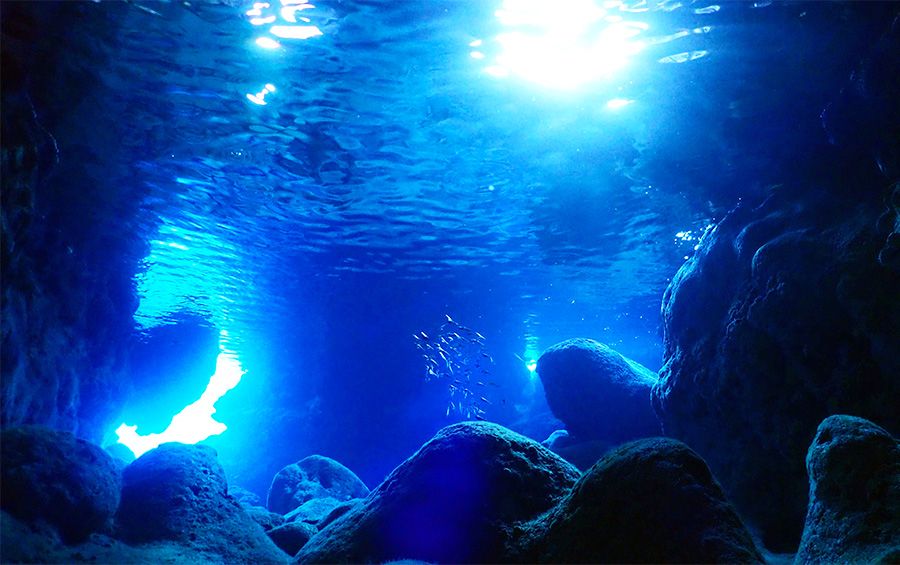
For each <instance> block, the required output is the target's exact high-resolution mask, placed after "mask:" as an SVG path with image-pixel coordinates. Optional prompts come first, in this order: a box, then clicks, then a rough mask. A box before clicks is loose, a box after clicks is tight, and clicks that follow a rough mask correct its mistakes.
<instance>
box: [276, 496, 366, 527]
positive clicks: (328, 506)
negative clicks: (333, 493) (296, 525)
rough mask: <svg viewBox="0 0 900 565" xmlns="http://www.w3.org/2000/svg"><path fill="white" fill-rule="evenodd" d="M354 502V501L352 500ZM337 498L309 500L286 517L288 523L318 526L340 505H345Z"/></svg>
mask: <svg viewBox="0 0 900 565" xmlns="http://www.w3.org/2000/svg"><path fill="white" fill-rule="evenodd" d="M351 500H352V499H351ZM343 502H344V501H340V500H338V499H336V498H331V497H328V498H313V499H311V500H307V501H306V502H304V503H303V504H301V505H300V506H298V507H297V508H294V509H293V510H291V511H290V512H288V513H287V514H285V515H284V519H285V521H286V522H306V523H308V524H317V523H318V522H319V521H321V520H322V519H323V518H324V517H325V516H328V514H329V513H330V512H331V511H332V510H334V509H335V507H337V506H338V505H339V504H343Z"/></svg>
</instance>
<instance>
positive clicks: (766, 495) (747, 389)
mask: <svg viewBox="0 0 900 565" xmlns="http://www.w3.org/2000/svg"><path fill="white" fill-rule="evenodd" d="M898 39H900V24H898V22H895V24H894V32H893V37H892V38H886V40H885V41H883V42H882V43H881V44H880V46H879V47H878V48H877V49H876V52H875V57H876V59H875V60H874V61H875V62H877V64H870V63H872V62H869V63H866V64H863V65H862V66H861V68H860V71H859V72H858V73H855V74H854V76H853V80H852V81H851V84H850V85H848V88H847V89H846V90H845V92H844V95H843V96H842V98H841V100H838V101H836V103H835V104H833V105H832V106H831V107H830V108H829V111H828V112H826V116H825V117H826V120H825V124H826V128H827V131H828V135H829V139H830V141H831V142H832V143H834V144H835V145H834V146H833V147H826V148H822V147H818V148H816V150H815V151H812V149H810V152H809V155H810V157H809V159H808V162H809V163H811V166H809V167H806V168H804V169H802V170H798V171H797V172H796V173H797V176H796V178H797V179H802V180H792V179H789V180H791V182H788V183H786V184H785V185H784V186H781V187H777V188H775V189H773V190H772V192H771V194H770V195H769V197H768V198H767V199H766V200H765V201H764V202H762V203H761V204H759V205H754V204H749V203H748V204H746V205H742V206H739V207H738V208H737V209H736V210H734V211H733V212H731V213H730V214H728V215H727V216H726V217H724V218H723V219H722V220H721V221H720V222H719V223H718V224H717V225H716V226H715V227H714V228H713V229H712V230H711V231H710V232H708V233H707V234H706V235H705V236H704V237H703V239H702V240H701V242H700V244H699V249H698V251H697V253H696V254H695V255H694V256H693V257H691V259H690V260H688V261H687V262H686V263H685V265H684V266H683V267H682V268H681V269H680V270H679V272H678V273H677V274H676V276H675V277H674V278H673V280H672V282H671V284H670V286H669V288H668V289H667V290H666V292H665V295H664V297H663V310H662V311H663V328H664V348H665V352H664V364H663V367H662V369H661V370H660V375H659V376H660V380H659V383H658V385H657V386H656V387H655V388H654V391H653V398H654V406H655V408H656V410H657V413H658V415H659V417H660V419H661V420H662V421H663V426H664V430H665V433H666V435H669V436H672V437H676V438H679V439H681V440H683V441H685V442H686V443H688V444H689V445H690V446H691V447H692V448H694V449H696V450H697V451H698V452H699V453H700V454H701V455H702V456H703V457H704V458H705V459H706V460H707V461H708V462H709V464H710V467H711V468H712V469H713V471H714V472H715V473H716V476H717V477H718V478H719V480H720V481H721V482H722V484H723V486H724V487H725V489H726V492H727V493H728V494H729V498H730V499H731V500H732V501H733V502H734V503H735V505H736V506H737V508H738V509H739V510H740V511H741V513H742V515H743V516H744V517H745V518H746V519H747V520H748V522H749V523H750V524H751V525H752V526H755V527H756V528H757V529H758V530H759V532H760V534H761V536H762V539H763V541H764V543H765V545H766V546H768V547H769V549H772V550H776V551H794V549H795V548H796V547H797V543H798V542H799V539H800V534H801V531H802V528H803V520H804V515H805V513H806V507H807V483H806V473H805V469H804V465H803V461H804V455H805V453H806V450H807V447H808V446H809V443H810V441H811V439H812V438H813V435H814V434H815V431H816V427H817V426H818V424H819V423H820V422H821V421H822V420H823V419H824V418H826V417H827V416H829V415H831V414H835V413H849V414H857V415H859V416H861V417H864V418H867V419H870V420H873V421H875V422H878V423H879V424H881V425H882V426H884V427H885V428H886V429H887V430H889V431H890V432H892V433H894V434H897V433H898V432H900V410H897V408H896V407H897V406H900V379H898V378H897V375H900V355H897V350H898V338H897V328H898V327H900V293H898V292H897V289H898V288H900V253H898V252H897V250H898V249H900V215H898V211H900V184H897V181H898V180H900V177H898V175H900V166H898V165H900V152H898V151H896V148H897V141H896V140H897V139H900V137H898V135H897V132H898V131H900V114H898V112H897V110H896V104H893V105H891V102H893V101H894V100H896V99H897V98H898V96H900V83H898V81H897V80H896V77H897V76H900V74H898V71H900V41H898ZM887 107H889V108H891V110H890V111H879V110H878V108H887ZM870 126H871V127H870ZM823 137H824V136H823ZM824 142H825V140H824V139H823V140H822V143H823V145H824ZM890 147H893V148H894V149H893V150H887V149H889V148H890ZM798 157H799V156H798ZM876 158H877V161H878V163H879V168H876V167H875V166H874V161H875V159H876ZM785 174H786V175H787V173H785ZM892 184H893V189H891V188H890V187H891V185H892ZM885 202H887V206H886V205H885Z"/></svg>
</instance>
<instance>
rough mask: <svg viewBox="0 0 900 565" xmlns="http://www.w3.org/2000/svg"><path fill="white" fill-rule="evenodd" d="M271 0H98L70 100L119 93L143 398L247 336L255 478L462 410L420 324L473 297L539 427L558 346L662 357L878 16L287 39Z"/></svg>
mask: <svg viewBox="0 0 900 565" xmlns="http://www.w3.org/2000/svg"><path fill="white" fill-rule="evenodd" d="M275 4H276V5H275V6H274V7H273V6H262V5H260V6H254V3H252V2H223V3H205V2H200V3H171V4H159V3H151V2H139V1H135V2H131V3H129V4H127V5H121V6H120V7H119V8H118V9H117V10H116V11H115V14H114V15H108V13H107V12H103V11H102V10H99V9H97V10H96V14H95V15H94V20H93V24H94V25H104V21H103V18H104V17H107V18H109V20H108V21H107V22H105V24H106V25H109V26H115V28H116V29H117V32H116V40H115V44H116V51H115V52H114V53H109V54H108V59H107V60H105V61H99V62H98V63H97V64H98V66H99V67H100V68H102V69H103V70H102V71H101V76H102V82H101V83H100V84H96V85H90V87H91V88H92V89H93V90H94V91H95V92H96V94H95V96H94V97H93V98H92V100H91V104H93V107H92V108H90V109H88V110H83V109H81V110H79V109H75V110H76V111H88V112H99V113H107V112H111V113H114V114H116V115H118V116H121V118H120V120H121V123H122V128H123V129H124V130H125V131H126V132H127V135H125V136H124V138H122V139H103V133H102V132H98V133H97V135H98V136H99V137H100V143H101V144H105V145H106V146H107V147H108V150H107V151H105V152H104V153H103V158H102V159H101V161H100V162H99V163H96V169H97V172H96V174H97V175H103V174H115V175H117V181H116V182H118V183H119V185H120V186H121V190H122V194H123V196H122V198H123V199H125V200H127V201H129V202H132V203H133V202H135V201H137V202H139V203H140V204H139V205H140V210H141V213H140V215H139V217H138V218H137V219H136V220H135V225H134V226H132V228H133V231H134V233H137V234H139V235H140V237H141V239H142V240H143V241H144V242H145V244H146V257H145V259H144V261H143V263H142V268H141V270H140V272H138V273H137V274H136V278H135V280H136V286H137V290H138V293H139V298H140V304H139V307H138V310H137V312H136V313H135V322H136V331H137V332H139V333H140V335H141V336H142V341H143V344H144V345H143V346H142V347H141V348H139V349H138V351H137V353H136V357H135V359H136V361H137V362H136V368H135V374H136V375H137V380H138V383H139V394H137V395H136V397H135V399H134V400H133V401H132V402H131V403H130V404H129V406H128V407H126V409H125V410H124V412H123V414H122V421H123V422H127V423H129V424H132V425H137V426H138V430H139V432H141V433H150V432H160V431H162V429H163V428H165V426H166V425H167V424H168V423H169V420H170V419H171V417H172V416H173V415H174V414H175V413H176V412H177V411H178V410H180V409H181V408H183V407H184V406H186V405H188V404H190V403H191V402H193V401H195V400H196V399H198V398H199V397H200V395H201V393H202V392H203V390H204V388H205V387H206V385H207V381H208V380H209V377H210V375H211V374H212V373H213V371H214V370H215V359H216V356H217V354H219V353H221V352H225V353H227V354H228V355H230V356H232V357H233V358H235V359H237V360H239V362H240V365H241V366H242V368H243V370H244V371H246V373H245V374H244V375H243V377H242V378H241V381H240V383H239V384H237V386H235V387H234V388H233V390H231V391H230V392H228V393H227V394H225V395H224V396H223V397H222V399H221V400H220V401H218V403H216V405H215V408H216V414H215V418H216V419H217V420H219V421H220V422H222V423H224V424H226V425H227V427H228V430H227V431H225V432H224V433H222V434H221V435H219V436H216V437H213V438H211V439H210V440H208V441H209V442H210V443H211V444H212V445H214V446H215V447H217V449H218V450H219V452H220V457H221V458H222V460H223V463H224V464H225V466H226V469H228V471H229V474H230V476H231V477H232V479H233V480H236V481H237V482H238V483H242V484H244V485H245V486H248V487H250V488H253V489H256V490H258V491H264V489H265V486H266V484H267V481H268V480H270V478H271V476H272V475H273V474H274V472H275V471H277V470H278V468H280V467H281V466H283V465H285V464H288V463H290V462H293V461H295V460H297V459H299V458H301V457H303V456H306V455H309V454H312V453H320V454H323V455H327V456H331V457H334V458H336V459H338V460H339V461H341V462H342V463H344V464H345V465H347V466H348V467H350V468H351V469H353V470H354V471H356V472H357V473H358V474H359V475H360V476H361V477H362V478H363V479H364V480H365V481H366V482H367V484H369V485H370V486H374V485H375V484H377V483H378V482H379V481H380V479H381V478H382V477H383V476H384V474H386V473H387V472H389V471H390V470H391V469H392V468H393V467H394V466H395V465H397V464H398V463H399V462H400V461H402V460H403V459H404V458H405V457H407V456H408V455H409V454H411V453H412V452H413V450H414V449H415V448H416V447H417V446H419V445H421V443H422V442H423V441H425V440H426V439H427V438H429V437H430V436H431V435H432V434H433V433H434V431H435V430H437V429H439V428H440V427H442V426H444V425H446V424H448V423H451V422H453V421H458V420H459V419H461V418H465V417H466V414H464V413H459V411H455V412H454V411H450V412H449V414H448V411H447V410H446V409H447V406H448V385H447V381H448V380H449V379H446V378H444V379H440V378H438V379H426V377H427V376H428V375H427V366H428V364H427V362H423V358H422V356H421V351H419V350H417V348H416V340H415V339H414V337H413V336H414V335H415V334H419V333H420V332H423V331H424V332H426V333H427V334H437V333H439V332H440V331H441V325H442V324H444V323H445V321H446V316H448V315H449V316H451V317H452V318H453V319H454V320H456V321H458V322H459V323H460V324H464V325H465V326H467V327H469V328H471V329H472V331H477V332H478V333H479V334H481V335H482V336H483V338H484V339H483V347H484V351H485V352H487V354H488V355H489V356H490V363H489V367H488V370H489V371H490V380H491V381H492V382H493V384H492V385H491V386H490V387H489V388H487V389H486V390H487V392H486V394H485V396H486V398H487V400H488V401H489V403H488V404H487V405H486V409H485V413H484V417H485V418H486V419H488V420H491V421H496V422H499V423H502V424H505V425H509V426H512V427H514V428H517V429H519V430H521V431H525V432H528V433H532V434H534V435H540V434H545V433H548V432H549V431H552V429H553V421H552V419H551V418H550V417H549V416H548V415H547V414H546V408H545V405H544V401H543V398H542V395H541V392H540V387H539V381H538V380H537V379H536V377H535V375H534V373H533V371H532V370H531V369H532V368H533V361H534V360H535V359H536V358H537V357H538V356H539V355H540V352H541V351H542V350H543V349H544V348H546V347H548V346H550V345H552V344H554V343H556V342H558V341H560V340H563V339H567V338H571V337H591V338H594V339H597V340H600V341H602V342H604V343H606V344H608V345H610V346H612V347H614V348H616V349H617V350H618V351H620V352H621V353H623V354H625V355H627V356H629V357H631V358H633V359H635V360H636V361H638V362H640V363H642V364H644V365H646V366H648V367H650V368H653V369H656V368H658V367H659V365H660V363H661V358H662V344H661V337H660V317H659V306H660V299H661V296H662V293H663V291H664V290H665V288H666V286H667V284H668V282H669V281H670V280H671V278H672V277H673V275H674V273H675V272H676V271H677V269H678V267H679V266H680V265H681V264H682V263H683V262H684V260H685V259H686V258H687V257H688V256H690V254H691V253H692V252H693V250H694V246H695V245H696V243H697V240H698V238H699V237H700V236H701V235H702V233H703V231H704V230H705V229H706V227H707V226H708V225H710V223H711V222H714V221H715V220H716V219H718V218H721V216H722V215H723V214H724V213H725V212H727V210H729V209H730V208H732V207H733V206H735V205H736V204H737V203H738V202H740V201H742V200H750V201H752V200H753V199H755V198H758V197H759V195H760V194H761V191H762V189H763V187H764V186H765V185H766V184H767V183H769V182H773V181H775V180H777V179H783V178H784V177H785V176H786V175H790V174H791V171H792V170H793V169H792V167H795V166H797V161H798V160H802V153H803V152H802V150H800V149H798V148H802V147H803V145H804V144H808V143H809V142H810V140H811V139H814V138H816V136H817V135H819V124H818V113H819V112H820V111H821V108H822V107H823V106H824V104H825V103H826V102H827V101H828V100H829V99H830V98H831V97H832V96H833V95H834V94H835V93H836V92H837V91H838V90H839V88H840V86H841V84H842V81H843V80H844V79H845V78H846V76H847V72H848V69H849V68H850V67H851V65H852V63H853V61H854V60H855V59H854V53H856V52H857V51H858V48H859V46H860V45H862V44H864V43H865V42H866V41H868V40H869V39H870V38H867V37H866V34H865V30H864V29H862V28H861V27H859V26H857V27H856V28H852V29H853V30H854V31H853V33H849V32H848V33H841V34H837V33H834V32H835V31H837V30H846V29H848V27H847V26H848V22H850V23H851V24H852V23H853V22H855V21H856V20H855V19H854V18H858V19H860V21H862V18H860V17H859V14H858V13H857V12H854V11H853V10H852V9H850V8H848V7H847V6H840V5H837V6H836V5H831V4H825V3H806V4H804V3H799V4H797V3H792V4H789V5H784V4H771V3H769V2H756V3H755V4H754V3H738V2H723V3H720V4H714V3H712V2H637V1H634V2H626V3H624V4H619V3H616V2H609V3H607V2H601V1H599V0H597V1H596V2H594V1H591V0H585V1H583V2H579V1H572V2H569V3H565V2H552V3H550V2H545V3H539V2H530V3H528V2H519V3H516V2H512V1H510V2H506V3H505V4H504V3H503V2H502V1H500V0H497V1H488V0H477V1H476V0H471V1H465V0H453V1H450V0H447V1H443V0H423V1H420V2H406V1H403V2H374V1H365V0H354V1H339V0H331V1H329V0H322V2H314V4H315V7H314V8H306V9H303V10H300V11H296V12H295V13H294V16H295V17H308V18H309V22H302V21H300V22H299V23H297V24H295V25H291V26H288V27H293V28H295V29H296V28H299V27H304V28H310V29H311V28H312V26H315V28H316V30H317V32H318V34H311V35H312V36H311V37H309V38H306V39H286V38H283V37H278V35H276V34H273V33H272V27H271V26H272V25H285V24H286V23H290V22H285V21H283V20H284V16H283V15H282V14H280V12H279V10H278V9H276V8H280V4H278V3H277V1H276V3H275ZM527 4H532V5H533V7H532V11H531V12H528V11H527V10H524V9H523V10H524V11H522V12H521V13H518V15H516V13H514V12H515V11H516V9H518V8H522V7H523V6H525V7H527V6H526V5H527ZM298 5H299V4H298ZM586 7H587V8H586ZM601 9H602V14H601V15H598V13H599V12H598V10H601ZM87 10H88V11H89V12H90V10H91V9H90V8H87ZM504 10H505V13H502V12H503V11H504ZM585 10H587V11H585ZM498 11H500V12H501V13H498ZM248 12H249V13H248ZM105 13H106V14H107V15H106V16H103V15H102V14H105ZM272 17H274V18H275V21H274V22H271V21H269V20H268V18H272ZM256 18H260V19H261V20H266V23H262V24H261V25H254V21H252V20H254V19H256ZM517 18H518V21H517ZM529 18H531V19H529ZM592 18H594V19H592ZM256 23H259V22H256ZM551 24H552V25H553V26H556V27H555V28H551V27H548V26H550V25H551ZM511 33H512V34H513V35H506V36H504V35H503V34H511ZM516 33H518V34H519V35H515V34H516ZM548 33H549V34H552V33H556V34H557V37H556V39H555V43H554V41H549V42H547V43H541V41H545V40H546V37H545V35H546V34H548ZM542 34H544V35H542ZM604 34H606V35H604ZM260 37H265V38H267V39H266V40H264V41H262V42H258V41H257V40H258V39H259V38H260ZM504 38H505V39H504ZM523 38H524V39H523ZM601 39H602V40H603V41H606V43H603V41H601ZM273 42H277V44H278V46H277V47H276V48H274V49H267V48H265V46H266V45H274V43H273ZM261 43H262V46H261ZM560 43H561V44H563V45H564V46H565V47H567V48H568V49H569V50H568V51H554V49H556V48H558V46H559V44H560ZM523 45H524V47H523ZM554 45H555V46H556V47H554ZM590 45H599V47H595V48H594V51H590V52H589V54H588V55H584V49H585V46H588V47H589V46H590ZM576 48H578V49H582V51H572V49H576ZM516 49H519V50H518V51H516ZM522 49H525V51H522ZM529 49H530V50H529ZM607 55H608V57H607ZM811 61H814V62H815V64H810V62H811ZM263 102H264V104H262V103H263ZM109 171H113V172H109ZM470 416H471V415H470ZM111 431H112V430H111ZM537 439H543V437H537Z"/></svg>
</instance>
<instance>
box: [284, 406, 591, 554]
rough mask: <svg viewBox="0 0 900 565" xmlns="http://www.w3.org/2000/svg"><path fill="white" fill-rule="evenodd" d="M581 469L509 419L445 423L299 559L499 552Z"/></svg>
mask: <svg viewBox="0 0 900 565" xmlns="http://www.w3.org/2000/svg"><path fill="white" fill-rule="evenodd" d="M578 475H579V473H578V471H577V470H576V469H575V468H574V467H572V466H571V465H570V464H568V463H566V462H565V461H563V460H562V459H561V458H559V457H558V456H556V455H555V454H553V453H551V452H550V451H549V450H547V449H545V448H544V447H542V446H541V445H540V444H538V443H536V442H534V441H532V440H530V439H528V438H525V437H523V436H520V435H518V434H516V433H514V432H511V431H510V430H507V429H506V428H503V427H502V426H498V425H496V424H490V423H486V422H466V423H460V424H455V425H452V426H449V427H447V428H444V429H443V430H441V431H440V432H438V433H437V435H435V437H434V438H432V439H431V440H430V441H429V442H428V443H426V444H425V445H424V446H422V448H421V449H419V451H418V452H417V453H416V454H414V455H413V456H412V457H410V458H409V459H407V460H406V461H405V462H404V463H402V464H401V465H400V466H399V467H397V468H396V469H395V470H394V471H393V472H392V473H391V474H390V476H388V478H387V479H385V481H384V482H383V483H382V484H381V485H379V486H378V487H377V488H376V489H375V490H374V491H372V493H371V494H370V495H369V496H368V497H367V498H366V499H365V500H364V501H362V502H361V503H360V504H358V505H356V506H354V507H353V508H351V509H350V510H348V511H347V513H346V514H344V515H343V516H341V517H340V518H338V519H337V520H335V521H334V522H332V523H331V524H330V525H328V526H327V527H325V528H324V529H323V530H322V531H320V532H319V533H318V534H317V535H316V536H315V537H314V538H312V539H311V540H310V541H309V543H307V545H306V546H305V547H304V548H303V549H302V550H301V551H300V553H298V554H297V559H298V560H299V561H300V562H302V563H321V562H332V563H333V562H354V563H363V562H366V563H380V562H385V561H390V560H394V559H421V560H423V561H430V562H440V563H447V562H455V563H462V562H500V561H505V560H508V559H509V558H510V557H511V555H512V554H513V552H514V551H513V549H512V546H513V545H514V543H515V539H514V538H515V534H514V525H515V524H518V523H521V522H524V521H527V520H531V519H534V518H535V517H537V516H538V515H539V514H540V513H542V512H545V511H546V510H548V509H549V508H551V507H552V506H553V505H554V504H555V503H556V501H557V500H559V499H560V498H561V497H562V496H564V495H565V493H566V492H567V491H568V489H569V487H571V485H572V484H574V483H575V481H576V479H577V478H578Z"/></svg>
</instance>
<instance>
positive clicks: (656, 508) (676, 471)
mask: <svg viewBox="0 0 900 565" xmlns="http://www.w3.org/2000/svg"><path fill="white" fill-rule="evenodd" d="M526 546H527V548H528V549H527V550H526V551H525V555H524V560H525V561H535V562H537V561H540V562H550V563H713V562H715V563H750V562H762V557H761V555H760V554H759V552H758V551H757V550H756V548H755V546H754V544H753V541H752V539H751V537H750V534H749V532H748V531H747V529H746V528H745V527H744V525H743V524H742V523H741V521H740V519H739V518H738V516H737V514H736V513H735V511H734V508H733V507H732V506H731V504H730V503H729V502H728V501H726V500H725V496H724V494H723V492H722V489H721V487H720V486H719V484H718V483H717V482H716V480H715V479H714V478H713V476H712V474H711V473H710V471H709V468H708V467H707V466H706V463H704V462H703V460H702V459H701V458H700V457H699V456H698V455H697V454H696V453H694V452H693V451H692V450H691V449H690V448H688V447H687V446H686V445H684V444H683V443H681V442H678V441H675V440H670V439H664V438H650V439H643V440H638V441H635V442H632V443H628V444H626V445H623V446H622V447H620V448H618V449H616V450H615V451H613V452H611V453H609V454H608V455H606V456H605V457H604V458H603V459H601V460H600V461H599V462H597V464H596V465H594V466H593V467H592V468H591V469H590V470H589V471H588V472H587V473H585V474H584V476H583V477H582V478H581V479H580V480H579V481H578V483H577V484H576V485H575V486H574V487H573V488H572V491H571V493H570V494H569V495H568V496H567V497H566V498H565V499H563V500H562V501H561V502H560V503H559V505H557V507H556V508H554V509H553V511H551V512H550V513H548V514H547V515H546V516H544V517H542V518H541V519H539V520H537V521H535V523H533V524H532V525H531V527H530V532H529V535H528V543H527V544H526Z"/></svg>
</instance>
